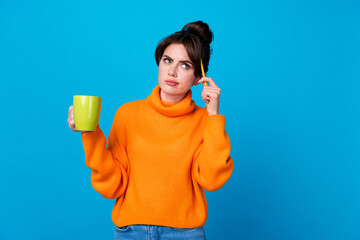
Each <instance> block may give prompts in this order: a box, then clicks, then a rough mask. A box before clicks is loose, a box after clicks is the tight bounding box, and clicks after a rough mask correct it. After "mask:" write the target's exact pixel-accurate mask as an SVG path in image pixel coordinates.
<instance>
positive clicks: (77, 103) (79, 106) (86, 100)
mask: <svg viewBox="0 0 360 240" xmlns="http://www.w3.org/2000/svg"><path fill="white" fill-rule="evenodd" d="M100 110H101V98H100V97H96V96H86V95H74V97H73V112H74V121H75V128H76V129H77V130H80V131H95V130H96V127H97V125H98V122H99V118H100Z"/></svg>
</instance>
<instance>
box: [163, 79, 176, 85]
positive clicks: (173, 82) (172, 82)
mask: <svg viewBox="0 0 360 240" xmlns="http://www.w3.org/2000/svg"><path fill="white" fill-rule="evenodd" d="M165 82H166V84H167V85H169V86H176V85H178V84H179V83H178V82H175V81H171V80H165Z"/></svg>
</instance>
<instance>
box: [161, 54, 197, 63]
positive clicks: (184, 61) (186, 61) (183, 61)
mask: <svg viewBox="0 0 360 240" xmlns="http://www.w3.org/2000/svg"><path fill="white" fill-rule="evenodd" d="M163 57H167V58H170V59H171V60H173V59H172V58H171V57H170V56H168V55H164V56H163ZM180 62H181V63H190V64H191V65H194V64H193V63H192V62H190V61H188V60H181V61H180Z"/></svg>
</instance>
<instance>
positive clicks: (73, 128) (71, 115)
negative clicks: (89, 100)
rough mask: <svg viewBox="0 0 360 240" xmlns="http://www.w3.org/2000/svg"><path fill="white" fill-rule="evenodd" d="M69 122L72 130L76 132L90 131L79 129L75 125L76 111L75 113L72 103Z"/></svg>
mask: <svg viewBox="0 0 360 240" xmlns="http://www.w3.org/2000/svg"><path fill="white" fill-rule="evenodd" d="M67 122H68V123H69V128H70V129H71V130H73V131H74V132H82V133H83V132H89V131H80V130H77V129H76V127H75V121H74V113H73V105H71V106H70V107H69V117H68V120H67Z"/></svg>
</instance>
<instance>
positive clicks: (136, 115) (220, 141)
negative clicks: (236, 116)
mask: <svg viewBox="0 0 360 240" xmlns="http://www.w3.org/2000/svg"><path fill="white" fill-rule="evenodd" d="M191 97H192V92H191V90H189V91H188V93H187V95H186V96H185V98H184V99H183V100H182V101H180V102H179V103H170V102H165V101H162V100H161V99H160V87H159V85H157V86H156V87H155V88H154V90H153V91H152V93H151V95H149V96H148V97H147V98H146V99H145V100H138V101H134V102H130V103H127V104H124V105H122V106H121V107H119V109H118V110H117V111H116V114H115V117H114V122H113V125H112V127H111V130H110V134H109V137H108V140H109V141H108V143H107V141H106V137H105V136H104V134H103V132H102V131H101V129H100V126H98V127H97V129H96V131H93V132H85V133H82V134H81V135H82V141H83V146H84V151H85V161H86V165H87V167H89V168H90V169H92V171H91V183H92V186H93V187H94V189H95V190H96V191H98V192H99V193H100V194H101V195H102V196H104V197H105V198H110V199H116V202H115V205H114V208H113V211H112V220H113V222H114V224H115V225H116V226H118V227H122V226H126V225H132V224H147V225H161V226H168V227H177V228H195V227H201V226H203V225H204V224H205V221H206V218H207V203H206V199H205V194H204V189H205V190H207V191H215V190H218V189H219V188H221V187H222V186H223V185H224V184H225V182H226V181H227V180H228V179H229V177H230V175H231V173H232V170H233V160H232V158H231V157H230V156H229V154H230V140H229V137H228V135H227V133H226V131H225V117H224V116H223V115H219V114H217V115H211V116H208V113H207V110H206V108H202V107H199V106H196V105H195V103H194V101H192V99H191ZM106 144H107V146H106Z"/></svg>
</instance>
